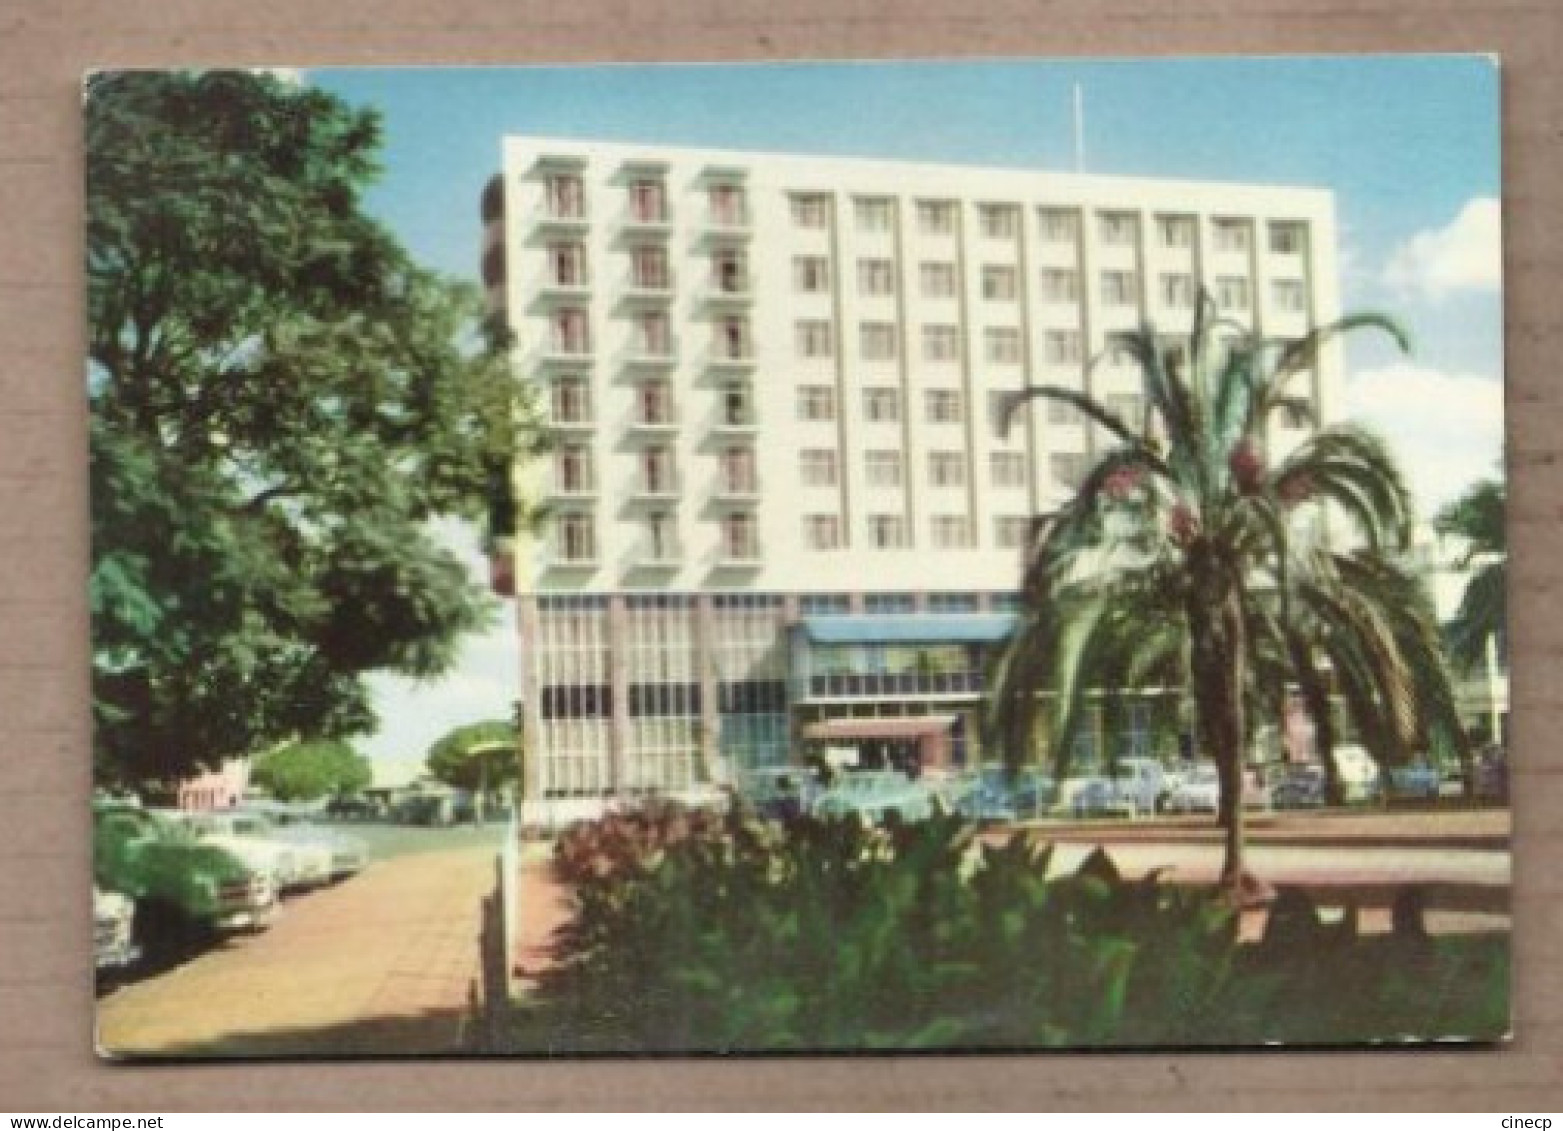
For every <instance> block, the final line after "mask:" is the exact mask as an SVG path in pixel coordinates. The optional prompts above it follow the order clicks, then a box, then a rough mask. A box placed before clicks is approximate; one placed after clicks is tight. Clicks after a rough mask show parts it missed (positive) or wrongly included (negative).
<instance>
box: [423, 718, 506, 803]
mask: <svg viewBox="0 0 1563 1131" xmlns="http://www.w3.org/2000/svg"><path fill="white" fill-rule="evenodd" d="M428 765H429V773H431V774H433V775H434V777H436V778H438V779H439V780H440V781H442V782H444V783H446V784H447V785H453V786H457V787H459V788H461V789H486V790H492V789H495V788H497V787H498V786H500V785H503V784H505V783H506V782H512V781H514V780H515V779H516V771H517V768H518V765H519V763H518V762H517V759H516V730H515V727H514V726H512V725H511V724H510V723H508V722H505V721H503V720H494V721H491V722H482V723H469V724H468V725H466V726H459V727H457V728H456V729H455V730H453V731H451V732H450V733H449V734H447V735H446V736H445V737H444V738H442V739H440V740H439V741H438V742H436V743H435V744H434V745H433V746H431V747H429V761H428Z"/></svg>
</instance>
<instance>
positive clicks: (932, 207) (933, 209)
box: [917, 200, 955, 236]
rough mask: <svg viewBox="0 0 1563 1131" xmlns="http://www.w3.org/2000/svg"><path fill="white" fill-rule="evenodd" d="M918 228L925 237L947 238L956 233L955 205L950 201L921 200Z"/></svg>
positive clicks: (918, 206) (918, 207)
mask: <svg viewBox="0 0 1563 1131" xmlns="http://www.w3.org/2000/svg"><path fill="white" fill-rule="evenodd" d="M917 228H918V230H919V231H921V232H922V233H923V234H924V235H930V236H947V235H950V234H952V233H953V232H954V231H955V205H954V203H953V202H951V201H948V200H919V201H918V202H917Z"/></svg>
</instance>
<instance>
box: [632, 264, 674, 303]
mask: <svg viewBox="0 0 1563 1131" xmlns="http://www.w3.org/2000/svg"><path fill="white" fill-rule="evenodd" d="M624 297H625V298H627V299H630V300H632V301H635V302H651V303H659V304H660V303H665V302H669V301H671V300H672V298H673V272H671V271H664V272H662V273H661V274H660V275H658V274H655V273H652V274H643V275H636V274H634V273H631V274H630V275H628V276H626V277H625V280H624Z"/></svg>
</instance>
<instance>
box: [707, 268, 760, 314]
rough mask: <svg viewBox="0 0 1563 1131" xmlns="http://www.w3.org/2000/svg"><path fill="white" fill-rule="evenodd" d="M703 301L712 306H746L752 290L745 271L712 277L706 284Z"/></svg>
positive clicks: (752, 292) (751, 300)
mask: <svg viewBox="0 0 1563 1131" xmlns="http://www.w3.org/2000/svg"><path fill="white" fill-rule="evenodd" d="M705 300H706V302H707V303H709V304H711V305H712V306H748V305H750V304H751V303H753V301H754V290H753V286H752V284H751V282H750V279H749V273H748V272H747V271H743V272H738V273H737V274H716V275H712V276H711V278H710V280H709V281H708V282H707V283H706V288H705Z"/></svg>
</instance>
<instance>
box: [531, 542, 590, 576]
mask: <svg viewBox="0 0 1563 1131" xmlns="http://www.w3.org/2000/svg"><path fill="white" fill-rule="evenodd" d="M540 557H541V561H540V562H539V563H538V564H539V565H541V566H542V568H543V569H545V570H553V571H556V572H563V571H565V570H595V569H597V568H598V567H599V566H600V565H601V564H602V563H601V562H600V561H599V560H598V558H597V551H596V549H595V548H593V547H590V546H588V547H586V548H585V549H584V550H582V549H561V548H558V547H550V548H549V549H548V550H546V551H544V553H543V554H542V555H540Z"/></svg>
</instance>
